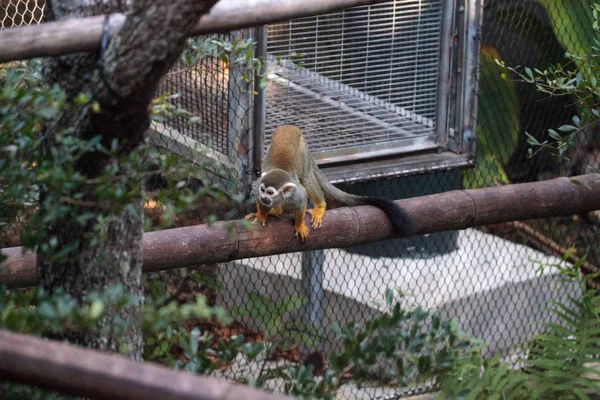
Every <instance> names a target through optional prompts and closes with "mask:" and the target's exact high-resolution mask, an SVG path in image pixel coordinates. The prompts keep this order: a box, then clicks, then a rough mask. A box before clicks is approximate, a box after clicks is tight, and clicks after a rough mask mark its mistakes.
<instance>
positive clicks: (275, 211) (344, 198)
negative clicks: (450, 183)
mask: <svg viewBox="0 0 600 400" xmlns="http://www.w3.org/2000/svg"><path fill="white" fill-rule="evenodd" d="M254 193H255V194H256V208H257V210H256V212H255V213H251V214H248V215H246V219H253V218H254V222H257V221H261V222H262V224H263V225H265V224H266V222H267V217H268V216H269V215H275V216H279V215H281V214H283V213H284V212H293V213H294V228H295V232H296V236H300V240H301V241H302V242H304V241H306V240H307V239H308V236H309V231H308V228H307V227H306V225H305V223H304V213H305V212H308V213H309V214H311V225H312V227H313V229H317V228H320V227H321V225H322V224H323V215H324V214H325V207H326V206H327V204H326V202H325V197H326V196H328V197H329V198H332V199H334V200H335V201H336V202H338V203H340V204H344V205H347V206H358V205H372V206H375V207H378V208H380V209H382V210H383V211H384V212H385V213H386V214H387V216H388V218H390V220H391V222H392V225H393V226H394V229H395V230H396V232H397V233H406V232H408V231H409V229H410V222H409V219H408V217H407V216H406V214H405V213H404V211H403V210H402V209H401V208H400V207H398V206H397V205H396V204H394V203H393V202H392V201H390V200H387V199H384V198H380V197H369V196H356V195H353V194H349V193H346V192H344V191H342V190H340V189H338V188H336V187H335V186H333V185H332V184H331V183H330V182H329V181H328V180H327V178H326V177H325V175H324V174H323V172H321V170H319V167H318V166H317V163H316V161H315V160H314V158H313V157H312V155H311V154H310V152H309V151H308V146H307V143H306V140H305V139H304V136H302V132H301V131H300V129H299V128H298V127H296V126H294V125H282V126H278V127H277V128H275V131H274V132H273V137H272V138H271V144H270V146H269V149H268V150H267V154H266V156H265V159H264V172H263V173H262V175H261V177H260V178H259V179H258V180H257V181H256V183H255V185H254ZM307 196H308V197H310V199H311V200H312V203H313V207H314V208H312V209H310V210H307V209H306V205H307V201H308V199H307Z"/></svg>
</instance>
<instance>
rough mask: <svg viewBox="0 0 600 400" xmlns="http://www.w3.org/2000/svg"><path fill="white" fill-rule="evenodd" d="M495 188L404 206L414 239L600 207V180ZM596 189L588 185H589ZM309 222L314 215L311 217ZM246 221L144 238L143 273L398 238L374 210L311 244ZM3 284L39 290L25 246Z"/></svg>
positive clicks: (341, 219)
mask: <svg viewBox="0 0 600 400" xmlns="http://www.w3.org/2000/svg"><path fill="white" fill-rule="evenodd" d="M572 179H576V180H577V181H579V182H581V183H582V184H583V185H575V184H574V183H572V182H571V181H570V180H569V179H567V178H558V179H552V180H548V181H543V182H532V183H521V184H515V185H506V186H499V187H493V188H484V189H472V190H455V191H450V192H446V193H441V194H433V195H428V196H422V197H415V198H412V199H406V200H399V201H397V203H398V204H399V205H400V206H401V207H402V208H404V210H406V213H407V214H408V216H409V217H410V218H411V219H412V221H413V233H412V234H413V235H422V234H425V233H432V232H439V231H447V230H456V229H465V228H469V227H472V226H481V225H488V224H497V223H502V222H509V221H517V220H524V219H533V218H546V217H562V216H568V215H573V214H582V213H587V212H590V211H593V210H598V209H600V175H598V174H596V175H582V176H577V177H573V178H572ZM584 185H586V186H589V188H588V187H586V186H584ZM306 218H307V223H308V219H309V216H308V215H307V216H306ZM240 222H241V221H231V222H216V223H214V224H211V225H195V226H189V227H184V228H175V229H167V230H163V231H156V232H148V233H145V234H144V272H152V271H162V270H167V269H173V268H182V267H189V266H192V265H198V264H202V263H219V262H227V261H232V260H237V259H242V258H251V257H260V256H268V255H274V254H282V253H292V252H299V251H307V250H316V249H327V248H336V247H350V246H354V245H357V244H363V243H369V242H376V241H381V240H386V239H392V238H394V237H397V236H396V234H395V232H394V230H393V228H392V225H391V224H390V222H389V220H388V219H387V217H386V215H385V214H384V213H383V211H381V210H380V209H378V208H375V207H371V206H361V207H342V208H338V209H335V210H328V211H327V212H326V213H325V217H324V219H323V227H322V228H321V229H318V230H314V231H313V230H311V232H310V238H309V239H308V241H307V242H306V243H300V241H299V240H298V238H297V237H294V229H293V225H292V218H291V216H283V217H282V218H281V219H280V220H278V219H276V218H269V221H268V223H267V226H265V227H263V226H261V225H253V226H252V227H251V228H250V229H248V228H245V227H244V226H243V225H241V224H240ZM1 251H2V254H4V255H6V256H7V257H8V258H7V260H6V261H4V262H3V263H2V264H0V284H5V285H7V286H8V287H12V288H14V287H25V286H32V285H35V284H36V281H37V279H36V267H35V256H34V255H32V254H29V253H23V252H22V249H21V248H20V247H11V248H7V249H2V250H1Z"/></svg>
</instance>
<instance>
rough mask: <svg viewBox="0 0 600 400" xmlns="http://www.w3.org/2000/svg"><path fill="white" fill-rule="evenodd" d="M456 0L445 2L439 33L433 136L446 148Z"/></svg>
mask: <svg viewBox="0 0 600 400" xmlns="http://www.w3.org/2000/svg"><path fill="white" fill-rule="evenodd" d="M455 1H456V0H445V1H444V11H443V13H442V15H443V19H442V31H441V34H440V36H441V44H440V63H439V75H438V77H439V80H438V91H437V101H436V104H437V107H436V108H437V111H436V118H435V121H436V124H435V136H436V142H437V143H438V144H439V145H440V146H441V147H446V146H447V141H448V127H449V125H448V123H449V121H448V106H449V104H448V102H449V100H450V83H451V76H450V65H451V63H452V60H451V58H452V46H453V42H454V41H453V40H452V23H453V20H454V10H455V8H454V7H455Z"/></svg>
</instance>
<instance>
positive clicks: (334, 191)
mask: <svg viewBox="0 0 600 400" xmlns="http://www.w3.org/2000/svg"><path fill="white" fill-rule="evenodd" d="M311 158H312V157H311ZM311 161H312V170H313V172H314V174H315V178H316V179H317V182H319V185H320V186H321V187H322V188H323V191H324V192H325V193H326V194H327V195H328V196H330V197H331V198H333V199H334V200H335V201H336V202H338V203H341V204H344V205H347V206H363V205H368V206H374V207H377V208H380V209H381V210H382V211H383V212H385V214H386V215H387V217H388V218H389V219H390V222H391V223H392V225H393V227H394V230H395V231H396V233H397V234H399V235H403V236H404V235H409V234H411V233H412V231H413V224H412V221H411V219H410V218H409V216H408V215H407V214H406V212H405V211H404V210H403V209H402V208H401V207H400V206H398V205H397V204H396V203H394V202H393V201H391V200H388V199H384V198H382V197H371V196H357V195H354V194H350V193H346V192H344V191H343V190H340V189H338V188H336V187H335V186H333V185H332V184H331V182H329V180H328V179H327V177H326V176H325V175H324V174H323V172H321V170H320V169H319V167H318V166H317V163H316V161H315V160H314V159H312V160H311Z"/></svg>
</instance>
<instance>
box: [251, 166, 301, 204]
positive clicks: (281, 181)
mask: <svg viewBox="0 0 600 400" xmlns="http://www.w3.org/2000/svg"><path fill="white" fill-rule="evenodd" d="M291 180H292V179H291V176H289V174H287V173H286V172H285V171H282V170H277V169H275V170H272V171H270V172H268V173H266V174H263V175H262V177H261V182H260V185H259V187H258V193H257V194H256V195H257V196H258V201H259V202H260V203H261V204H262V205H264V206H265V207H269V208H273V207H278V206H279V205H280V204H281V202H282V201H283V200H284V199H285V198H286V197H289V196H291V195H292V194H293V193H294V190H295V189H296V184H295V183H293V182H291Z"/></svg>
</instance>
